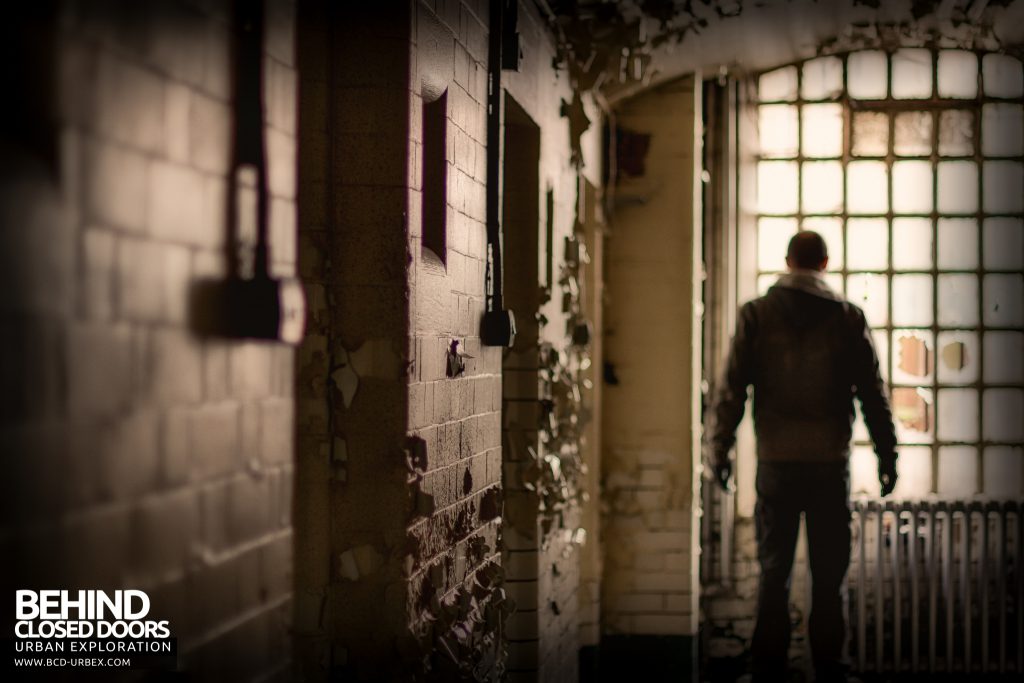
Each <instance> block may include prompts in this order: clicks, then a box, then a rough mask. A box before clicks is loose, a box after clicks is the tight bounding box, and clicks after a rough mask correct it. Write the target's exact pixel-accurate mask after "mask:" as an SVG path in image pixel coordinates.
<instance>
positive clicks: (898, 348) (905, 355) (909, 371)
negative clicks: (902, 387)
mask: <svg viewBox="0 0 1024 683" xmlns="http://www.w3.org/2000/svg"><path fill="white" fill-rule="evenodd" d="M892 348H893V353H895V354H896V355H894V356H893V359H892V362H893V366H892V381H893V383H895V384H923V383H926V382H930V381H931V378H932V371H933V367H934V363H935V353H934V349H935V345H934V344H933V342H932V333H931V330H893V332H892Z"/></svg>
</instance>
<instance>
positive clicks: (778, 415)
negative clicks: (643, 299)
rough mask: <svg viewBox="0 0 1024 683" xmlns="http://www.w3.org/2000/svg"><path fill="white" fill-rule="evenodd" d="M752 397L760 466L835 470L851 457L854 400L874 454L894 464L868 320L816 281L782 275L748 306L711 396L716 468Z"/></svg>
mask: <svg viewBox="0 0 1024 683" xmlns="http://www.w3.org/2000/svg"><path fill="white" fill-rule="evenodd" d="M748 386H753V387H754V412H753V415H754V429H755V431H756V434H757V457H758V459H760V460H766V461H767V460H771V461H805V462H806V461H814V462H823V461H836V460H843V459H845V458H847V457H848V456H849V453H850V439H851V437H852V433H853V420H854V407H853V399H854V396H856V397H857V398H858V399H860V402H861V412H862V413H863V415H864V421H865V422H866V423H867V427H868V431H869V433H870V434H871V439H872V441H874V444H875V452H876V453H878V456H879V457H880V458H883V459H884V458H890V457H895V448H896V432H895V429H894V427H893V421H892V411H891V410H890V408H889V401H888V399H887V398H886V394H885V387H884V384H883V382H882V377H881V375H880V374H879V368H878V357H877V356H876V354H875V348H874V344H873V343H872V341H871V334H870V332H869V330H868V325H867V322H866V320H865V319H864V313H863V311H861V310H860V308H858V307H857V306H855V305H853V304H852V303H850V302H848V301H845V300H844V299H843V298H842V297H841V296H839V295H838V294H836V293H835V292H834V291H832V290H831V289H830V288H829V287H828V285H826V284H825V281H824V280H823V279H822V278H821V277H820V276H819V275H817V274H816V273H812V272H809V271H796V272H794V273H789V274H787V275H783V276H782V277H780V278H779V281H778V282H777V283H776V284H775V285H774V286H773V287H772V288H771V289H769V290H768V293H767V294H766V295H765V296H763V297H760V298H758V299H755V300H753V301H751V302H749V303H747V304H745V305H744V306H743V307H742V308H741V309H740V313H739V319H738V321H737V323H736V334H735V336H734V337H733V340H732V348H731V349H730V352H729V359H728V364H727V366H726V369H725V373H724V375H723V377H722V379H721V381H720V382H719V386H718V387H717V390H716V394H715V401H714V415H713V418H714V427H713V431H712V435H711V439H710V442H711V443H710V446H711V453H710V455H711V458H712V463H713V464H720V463H724V462H725V461H726V460H727V459H728V455H729V451H730V450H731V449H732V447H733V444H734V443H735V442H736V436H735V433H736V427H737V426H738V425H739V423H740V420H741V419H742V417H743V410H744V404H745V402H746V400H747V387H748Z"/></svg>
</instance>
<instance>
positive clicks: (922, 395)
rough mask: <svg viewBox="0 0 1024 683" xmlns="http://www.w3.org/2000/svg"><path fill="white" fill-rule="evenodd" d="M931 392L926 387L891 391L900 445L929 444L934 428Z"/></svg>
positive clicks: (898, 388) (901, 388) (900, 388)
mask: <svg viewBox="0 0 1024 683" xmlns="http://www.w3.org/2000/svg"><path fill="white" fill-rule="evenodd" d="M932 404H933V399H932V391H931V389H928V388H926V387H896V388H895V389H893V390H892V413H893V417H894V418H895V419H896V438H897V439H899V441H900V443H931V441H932V433H933V430H934V428H935V414H934V406H933V405H932Z"/></svg>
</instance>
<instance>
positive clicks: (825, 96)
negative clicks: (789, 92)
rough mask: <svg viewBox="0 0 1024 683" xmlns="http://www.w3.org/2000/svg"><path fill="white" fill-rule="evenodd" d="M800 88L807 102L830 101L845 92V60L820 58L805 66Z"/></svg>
mask: <svg viewBox="0 0 1024 683" xmlns="http://www.w3.org/2000/svg"><path fill="white" fill-rule="evenodd" d="M803 76H804V77H803V82H802V84H801V86H800V88H801V94H802V95H803V98H804V99H805V100H830V99H832V98H834V97H838V96H839V93H841V92H842V91H843V60H841V59H839V58H838V57H819V58H817V59H812V60H810V61H808V62H806V63H805V64H804V74H803Z"/></svg>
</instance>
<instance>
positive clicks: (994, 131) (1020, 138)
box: [981, 104, 1024, 157]
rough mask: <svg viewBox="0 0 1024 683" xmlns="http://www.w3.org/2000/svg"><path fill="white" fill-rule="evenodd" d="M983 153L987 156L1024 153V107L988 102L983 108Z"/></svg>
mask: <svg viewBox="0 0 1024 683" xmlns="http://www.w3.org/2000/svg"><path fill="white" fill-rule="evenodd" d="M981 153H982V154H984V155H985V156H987V157H1010V156H1020V155H1021V154H1024V107H1022V106H1021V105H1019V104H986V105H985V106H984V107H982V108H981Z"/></svg>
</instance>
